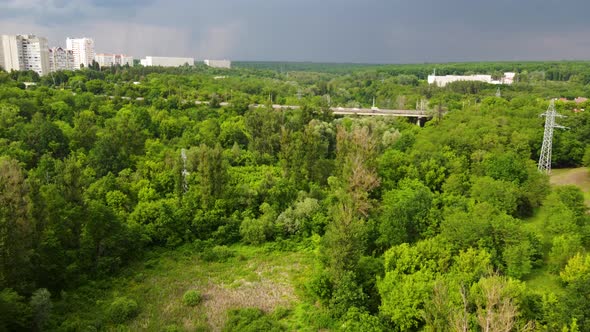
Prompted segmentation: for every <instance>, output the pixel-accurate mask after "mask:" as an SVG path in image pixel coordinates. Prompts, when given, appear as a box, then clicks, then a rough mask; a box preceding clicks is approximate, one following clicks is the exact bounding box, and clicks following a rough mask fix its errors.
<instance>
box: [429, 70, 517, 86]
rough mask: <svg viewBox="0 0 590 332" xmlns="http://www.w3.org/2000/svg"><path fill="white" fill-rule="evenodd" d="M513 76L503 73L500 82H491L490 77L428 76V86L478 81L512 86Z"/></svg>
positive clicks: (512, 74)
mask: <svg viewBox="0 0 590 332" xmlns="http://www.w3.org/2000/svg"><path fill="white" fill-rule="evenodd" d="M514 76H515V74H514V73H504V76H503V77H502V78H501V79H500V80H493V79H492V75H466V76H461V75H446V76H436V75H428V84H436V85H437V86H440V87H444V86H446V85H447V84H449V83H452V82H458V81H479V82H485V83H489V84H512V82H513V81H514Z"/></svg>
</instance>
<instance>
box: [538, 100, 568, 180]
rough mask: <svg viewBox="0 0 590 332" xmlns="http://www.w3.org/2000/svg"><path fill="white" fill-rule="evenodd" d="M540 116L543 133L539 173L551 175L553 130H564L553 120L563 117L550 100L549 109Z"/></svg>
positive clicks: (553, 101)
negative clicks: (542, 119)
mask: <svg viewBox="0 0 590 332" xmlns="http://www.w3.org/2000/svg"><path fill="white" fill-rule="evenodd" d="M540 116H545V133H544V134H543V146H542V147H541V157H539V172H541V173H545V174H550V173H551V146H552V144H553V128H560V129H566V127H564V126H560V125H558V124H556V123H555V118H556V117H557V118H563V117H564V116H563V115H561V114H559V113H557V111H556V110H555V100H554V99H551V103H550V104H549V108H548V109H547V111H546V112H545V113H543V114H541V115H540Z"/></svg>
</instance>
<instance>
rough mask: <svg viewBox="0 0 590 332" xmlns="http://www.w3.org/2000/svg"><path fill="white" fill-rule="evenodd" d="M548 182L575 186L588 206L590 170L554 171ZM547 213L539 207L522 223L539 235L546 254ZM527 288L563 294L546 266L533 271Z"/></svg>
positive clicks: (582, 168) (549, 240)
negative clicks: (545, 223)
mask: <svg viewBox="0 0 590 332" xmlns="http://www.w3.org/2000/svg"><path fill="white" fill-rule="evenodd" d="M550 182H551V184H552V185H554V186H562V185H575V186H577V187H579V188H580V189H581V190H582V192H583V193H584V197H585V203H586V205H587V206H590V170H588V168H586V167H579V168H562V169H554V170H552V173H551V178H550ZM546 214H547V212H546V211H545V210H544V209H543V207H541V208H540V209H539V210H537V211H536V212H535V215H534V216H533V217H531V218H529V219H527V220H525V221H524V223H523V227H524V228H525V229H527V230H529V231H531V232H534V233H536V234H537V235H539V238H540V239H541V241H542V242H543V244H544V246H545V250H546V253H548V251H549V250H550V248H551V241H552V236H551V235H550V234H548V233H547V232H546V231H545V230H544V229H545V227H544V225H543V223H544V220H545V218H546ZM526 283H527V286H528V287H529V288H530V289H531V290H533V291H536V292H539V293H547V292H553V293H555V294H561V293H563V287H562V285H561V283H560V281H559V277H558V275H557V274H556V273H553V272H551V271H550V269H549V268H548V266H547V265H545V267H544V268H541V269H536V270H534V271H533V272H532V273H531V275H530V276H529V277H528V278H527V279H526Z"/></svg>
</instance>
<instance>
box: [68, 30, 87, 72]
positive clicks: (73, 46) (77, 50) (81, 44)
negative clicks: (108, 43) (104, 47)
mask: <svg viewBox="0 0 590 332" xmlns="http://www.w3.org/2000/svg"><path fill="white" fill-rule="evenodd" d="M66 48H67V49H68V50H71V51H72V52H73V53H74V65H75V66H76V68H80V64H83V65H84V67H89V66H90V65H92V61H93V60H94V40H93V39H92V38H86V37H84V38H69V37H68V38H67V39H66Z"/></svg>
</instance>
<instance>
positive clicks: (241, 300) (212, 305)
mask: <svg viewBox="0 0 590 332" xmlns="http://www.w3.org/2000/svg"><path fill="white" fill-rule="evenodd" d="M237 281H238V282H239V283H240V286H239V287H231V286H230V285H226V284H221V285H217V284H215V283H210V284H209V285H208V286H207V288H206V289H205V290H204V291H203V300H204V301H203V305H204V306H205V312H206V313H207V322H208V323H209V325H210V326H211V328H212V330H213V331H220V330H221V329H222V328H223V326H224V324H225V320H226V319H227V310H229V309H233V308H246V307H255V308H260V309H262V310H263V311H265V312H270V311H273V310H274V309H275V308H277V307H279V306H282V307H288V306H290V305H291V303H292V302H293V301H295V300H296V297H295V295H294V288H293V286H291V284H289V283H288V282H275V281H272V280H270V279H265V278H261V279H260V281H254V282H251V281H246V280H237ZM234 284H235V283H234Z"/></svg>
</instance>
